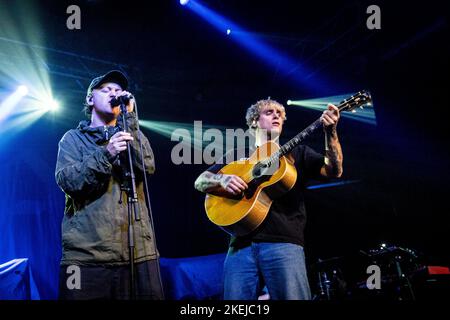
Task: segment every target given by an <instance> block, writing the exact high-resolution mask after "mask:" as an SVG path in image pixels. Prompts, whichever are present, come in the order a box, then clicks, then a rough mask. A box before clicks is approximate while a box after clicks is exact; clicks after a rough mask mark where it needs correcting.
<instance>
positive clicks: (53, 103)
mask: <svg viewBox="0 0 450 320" xmlns="http://www.w3.org/2000/svg"><path fill="white" fill-rule="evenodd" d="M48 107H49V109H50V110H51V111H56V110H58V109H59V102H58V101H56V100H50V101H49V103H48Z"/></svg>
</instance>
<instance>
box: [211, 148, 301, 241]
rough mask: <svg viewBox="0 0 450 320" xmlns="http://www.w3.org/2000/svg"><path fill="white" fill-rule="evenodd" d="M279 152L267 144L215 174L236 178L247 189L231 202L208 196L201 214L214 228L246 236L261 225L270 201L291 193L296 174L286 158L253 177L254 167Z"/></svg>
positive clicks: (292, 165) (226, 199)
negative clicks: (234, 176) (239, 179)
mask: <svg viewBox="0 0 450 320" xmlns="http://www.w3.org/2000/svg"><path fill="white" fill-rule="evenodd" d="M279 149H280V147H279V145H278V144H276V143H275V142H272V141H270V142H267V143H265V144H264V145H262V146H260V147H258V148H257V149H256V150H255V152H254V153H253V154H252V155H251V157H250V158H249V159H247V160H241V161H234V162H231V163H229V164H228V165H226V166H224V167H223V168H222V169H221V170H220V171H219V172H220V173H222V174H233V175H237V176H239V177H240V178H241V179H242V180H244V181H245V182H246V183H247V184H248V185H249V189H248V190H246V192H245V193H244V195H243V196H242V195H241V196H240V197H238V198H235V199H231V198H224V197H219V196H215V195H211V194H208V195H207V196H206V199H205V210H206V214H207V216H208V218H209V219H210V220H211V221H212V222H213V223H214V224H216V225H218V226H219V227H221V228H222V229H224V230H225V231H226V232H228V233H230V234H232V235H234V236H243V235H246V234H248V233H250V232H252V231H253V230H255V229H256V228H257V227H258V226H259V225H260V224H261V223H262V222H263V221H264V219H265V218H266V216H267V213H268V212H269V209H270V206H271V204H272V202H273V199H276V198H278V197H280V196H281V195H283V194H284V193H286V192H288V191H289V190H290V189H292V187H293V186H294V184H295V181H296V180H297V170H296V169H295V166H294V163H293V161H292V159H291V158H288V157H286V156H283V157H280V161H279V163H278V166H276V164H275V165H274V166H272V167H271V168H270V169H271V170H268V171H267V172H266V174H263V175H258V174H257V175H255V165H256V164H257V163H259V162H260V161H261V160H264V159H267V158H268V157H270V156H271V155H272V154H273V153H275V152H277V151H278V150H279ZM256 172H258V171H256Z"/></svg>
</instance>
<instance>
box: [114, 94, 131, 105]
mask: <svg viewBox="0 0 450 320" xmlns="http://www.w3.org/2000/svg"><path fill="white" fill-rule="evenodd" d="M131 99H134V97H133V95H132V94H129V95H126V96H119V97H114V98H112V99H111V101H110V102H109V103H110V104H111V107H116V106H120V105H121V104H124V105H127V104H128V102H130V100H131Z"/></svg>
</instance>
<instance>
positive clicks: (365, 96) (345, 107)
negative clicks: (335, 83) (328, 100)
mask: <svg viewBox="0 0 450 320" xmlns="http://www.w3.org/2000/svg"><path fill="white" fill-rule="evenodd" d="M371 102H372V97H371V96H370V93H369V92H367V91H365V90H363V91H360V92H358V93H357V94H355V95H353V96H351V97H350V98H349V99H345V100H343V101H341V102H340V103H339V104H338V105H337V108H338V110H339V112H342V111H354V109H355V108H356V107H362V106H363V105H366V104H370V103H371ZM320 127H322V122H321V121H320V118H319V119H317V120H316V121H314V122H313V123H311V124H310V125H309V126H308V127H307V128H306V129H305V130H303V131H302V132H300V133H299V134H297V135H296V136H295V137H293V138H292V139H291V140H289V141H288V142H287V143H285V144H284V145H283V146H282V147H281V148H280V149H279V150H278V151H277V152H275V153H274V154H273V155H272V156H270V158H269V159H268V160H269V161H268V162H269V163H273V162H275V161H278V160H279V159H280V157H282V156H284V155H286V154H288V153H289V152H291V151H292V149H294V148H295V147H296V146H298V145H299V144H300V143H301V142H302V141H303V140H305V139H306V138H307V137H308V136H309V135H310V134H311V133H313V132H314V131H316V130H317V129H318V128H320Z"/></svg>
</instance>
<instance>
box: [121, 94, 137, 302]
mask: <svg viewBox="0 0 450 320" xmlns="http://www.w3.org/2000/svg"><path fill="white" fill-rule="evenodd" d="M120 110H121V111H122V116H123V131H124V132H128V124H127V119H126V114H127V112H128V111H127V106H126V105H125V104H124V103H123V101H121V103H120ZM130 144H131V142H130V141H127V153H128V170H126V171H125V177H126V178H127V179H128V184H127V185H126V188H125V192H126V194H127V207H128V250H129V258H130V283H129V286H130V298H131V300H135V299H136V282H135V266H134V247H135V245H134V221H139V220H141V217H140V215H139V210H137V208H136V203H137V202H138V196H137V192H136V177H135V175H134V169H133V158H132V155H131V146H130ZM133 212H134V219H133V217H132V213H133Z"/></svg>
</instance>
